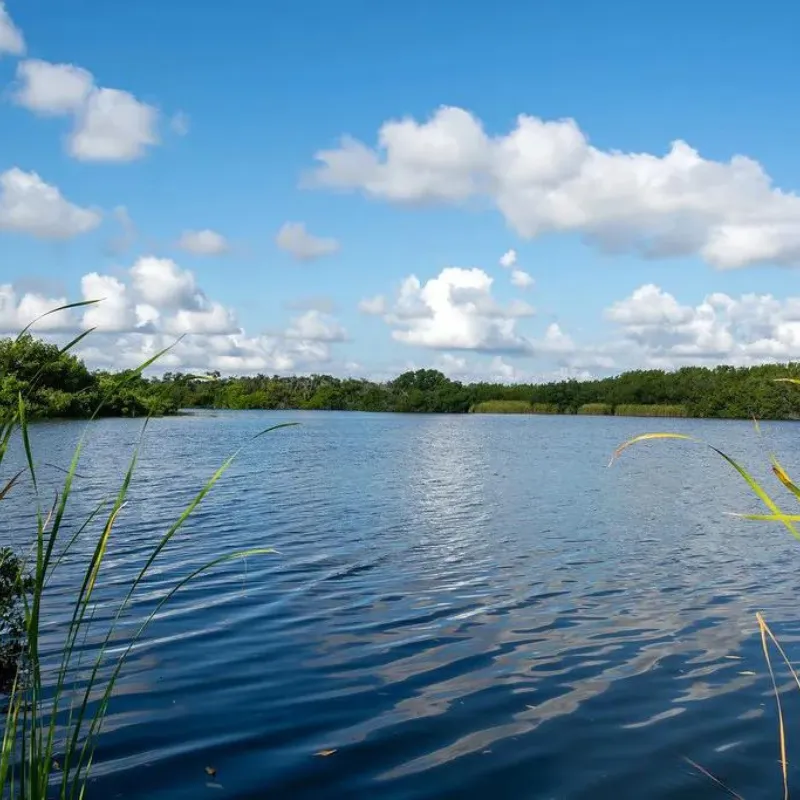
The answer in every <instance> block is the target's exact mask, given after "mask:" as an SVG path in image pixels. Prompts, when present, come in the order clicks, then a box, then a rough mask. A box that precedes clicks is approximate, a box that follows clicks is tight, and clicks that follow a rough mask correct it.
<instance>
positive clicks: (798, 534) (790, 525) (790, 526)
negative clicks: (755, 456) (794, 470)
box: [609, 433, 800, 540]
mask: <svg viewBox="0 0 800 800" xmlns="http://www.w3.org/2000/svg"><path fill="white" fill-rule="evenodd" d="M652 439H680V440H683V441H688V442H694V443H696V444H701V445H703V446H705V447H708V448H709V449H710V450H712V451H713V452H714V453H716V454H717V455H718V456H720V457H721V458H722V459H724V460H725V461H726V462H727V463H728V464H729V465H730V466H731V467H733V469H734V470H736V472H737V473H738V474H739V475H740V477H741V478H742V479H743V480H744V481H745V483H747V485H748V486H749V487H750V488H751V489H752V491H753V493H754V494H755V495H756V497H758V499H759V500H761V502H762V503H763V504H764V505H765V506H766V507H767V508H768V509H769V510H770V511H771V512H772V514H771V515H770V519H772V520H776V521H779V522H781V523H782V524H783V526H784V527H785V528H786V529H787V530H788V531H789V533H791V534H792V536H794V538H795V539H798V540H800V531H798V530H797V528H796V527H795V525H794V521H795V520H794V519H793V516H792V515H790V514H784V513H783V512H782V511H781V509H780V508H779V507H778V505H777V503H775V501H774V500H773V499H772V498H771V497H770V496H769V494H768V493H767V492H766V491H765V490H764V488H763V487H762V486H761V484H760V483H759V482H758V481H757V480H756V479H755V478H754V477H753V476H752V475H751V474H750V473H749V472H748V471H747V470H746V469H745V468H744V467H743V466H741V464H739V463H738V462H737V461H735V460H734V459H733V458H731V457H730V456H729V455H728V454H727V453H725V452H723V451H722V450H720V449H719V448H718V447H715V446H714V445H712V444H709V443H708V442H704V441H703V440H702V439H697V438H696V437H694V436H688V435H687V434H684V433H644V434H641V435H639V436H634V437H633V438H632V439H629V440H628V441H627V442H624V443H623V444H621V445H620V446H619V447H618V448H617V449H616V450H615V451H614V453H613V454H612V456H611V461H610V462H609V466H611V465H612V464H613V463H614V462H615V461H616V460H617V459H618V458H619V456H620V454H621V453H623V452H624V451H625V450H627V449H628V448H629V447H631V446H632V445H634V444H638V443H639V442H644V441H648V440H652ZM742 516H743V517H744V518H745V519H752V518H754V517H755V516H757V515H751V514H745V515H742Z"/></svg>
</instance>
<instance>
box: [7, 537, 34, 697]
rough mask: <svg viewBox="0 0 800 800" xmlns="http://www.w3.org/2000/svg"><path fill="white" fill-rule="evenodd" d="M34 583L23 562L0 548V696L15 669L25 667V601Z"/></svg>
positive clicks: (9, 684)
mask: <svg viewBox="0 0 800 800" xmlns="http://www.w3.org/2000/svg"><path fill="white" fill-rule="evenodd" d="M32 589H33V579H32V578H31V576H30V575H27V574H25V572H24V569H23V565H22V561H21V560H20V559H19V557H18V556H17V555H16V554H15V553H14V552H13V551H12V550H11V549H9V548H8V547H0V694H8V693H9V692H10V691H11V689H12V686H13V684H14V679H15V678H16V676H17V671H18V669H19V668H20V667H21V666H22V665H23V663H24V652H25V618H24V614H23V606H24V601H25V597H26V596H27V595H29V594H30V592H31V590H32Z"/></svg>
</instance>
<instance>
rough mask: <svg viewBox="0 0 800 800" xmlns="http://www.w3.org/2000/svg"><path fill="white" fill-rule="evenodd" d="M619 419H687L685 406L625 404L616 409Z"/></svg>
mask: <svg viewBox="0 0 800 800" xmlns="http://www.w3.org/2000/svg"><path fill="white" fill-rule="evenodd" d="M614 413H615V414H616V415H617V416H618V417H686V416H688V414H687V412H686V408H685V407H684V406H666V405H656V404H653V403H641V404H636V403H627V404H626V403H623V404H621V405H618V406H616V407H615V408H614Z"/></svg>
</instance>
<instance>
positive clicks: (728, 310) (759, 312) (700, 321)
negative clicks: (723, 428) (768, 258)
mask: <svg viewBox="0 0 800 800" xmlns="http://www.w3.org/2000/svg"><path fill="white" fill-rule="evenodd" d="M606 317H607V319H609V320H610V321H611V322H613V323H615V324H616V325H617V326H618V330H619V332H620V333H621V335H622V336H623V338H624V340H625V341H626V342H627V343H628V345H629V347H628V350H627V353H625V349H624V348H622V349H621V352H623V353H624V354H625V356H626V357H627V359H628V360H629V361H633V362H634V363H635V364H636V365H639V366H641V365H642V364H646V365H650V366H660V367H665V368H669V367H673V366H681V365H685V364H703V363H706V364H708V363H714V364H716V363H730V364H752V363H757V362H760V361H787V360H796V359H798V358H800V297H788V298H785V299H783V300H779V299H776V298H775V297H773V296H772V295H769V294H764V295H759V294H744V295H741V296H739V297H732V296H730V295H727V294H724V293H719V292H717V293H712V294H710V295H708V296H707V297H706V298H705V299H704V300H703V301H702V302H701V303H699V304H697V305H694V306H692V305H685V304H682V303H680V302H679V301H678V300H677V299H676V298H675V297H674V296H673V295H672V294H670V293H669V292H666V291H664V290H663V289H661V288H660V287H658V286H655V285H653V284H647V285H645V286H641V287H639V288H638V289H636V290H635V291H634V292H633V293H632V294H631V295H630V296H629V297H627V298H625V299H624V300H621V301H619V302H617V303H614V304H613V305H612V306H611V307H610V308H608V309H607V310H606Z"/></svg>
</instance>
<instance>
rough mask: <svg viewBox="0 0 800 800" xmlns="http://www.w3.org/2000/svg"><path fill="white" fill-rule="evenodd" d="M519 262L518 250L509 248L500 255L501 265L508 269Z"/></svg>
mask: <svg viewBox="0 0 800 800" xmlns="http://www.w3.org/2000/svg"><path fill="white" fill-rule="evenodd" d="M516 263H517V251H516V250H507V251H506V252H505V253H503V255H502V256H500V266H501V267H505V268H506V269H510V268H511V267H513V266H514V264H516Z"/></svg>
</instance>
